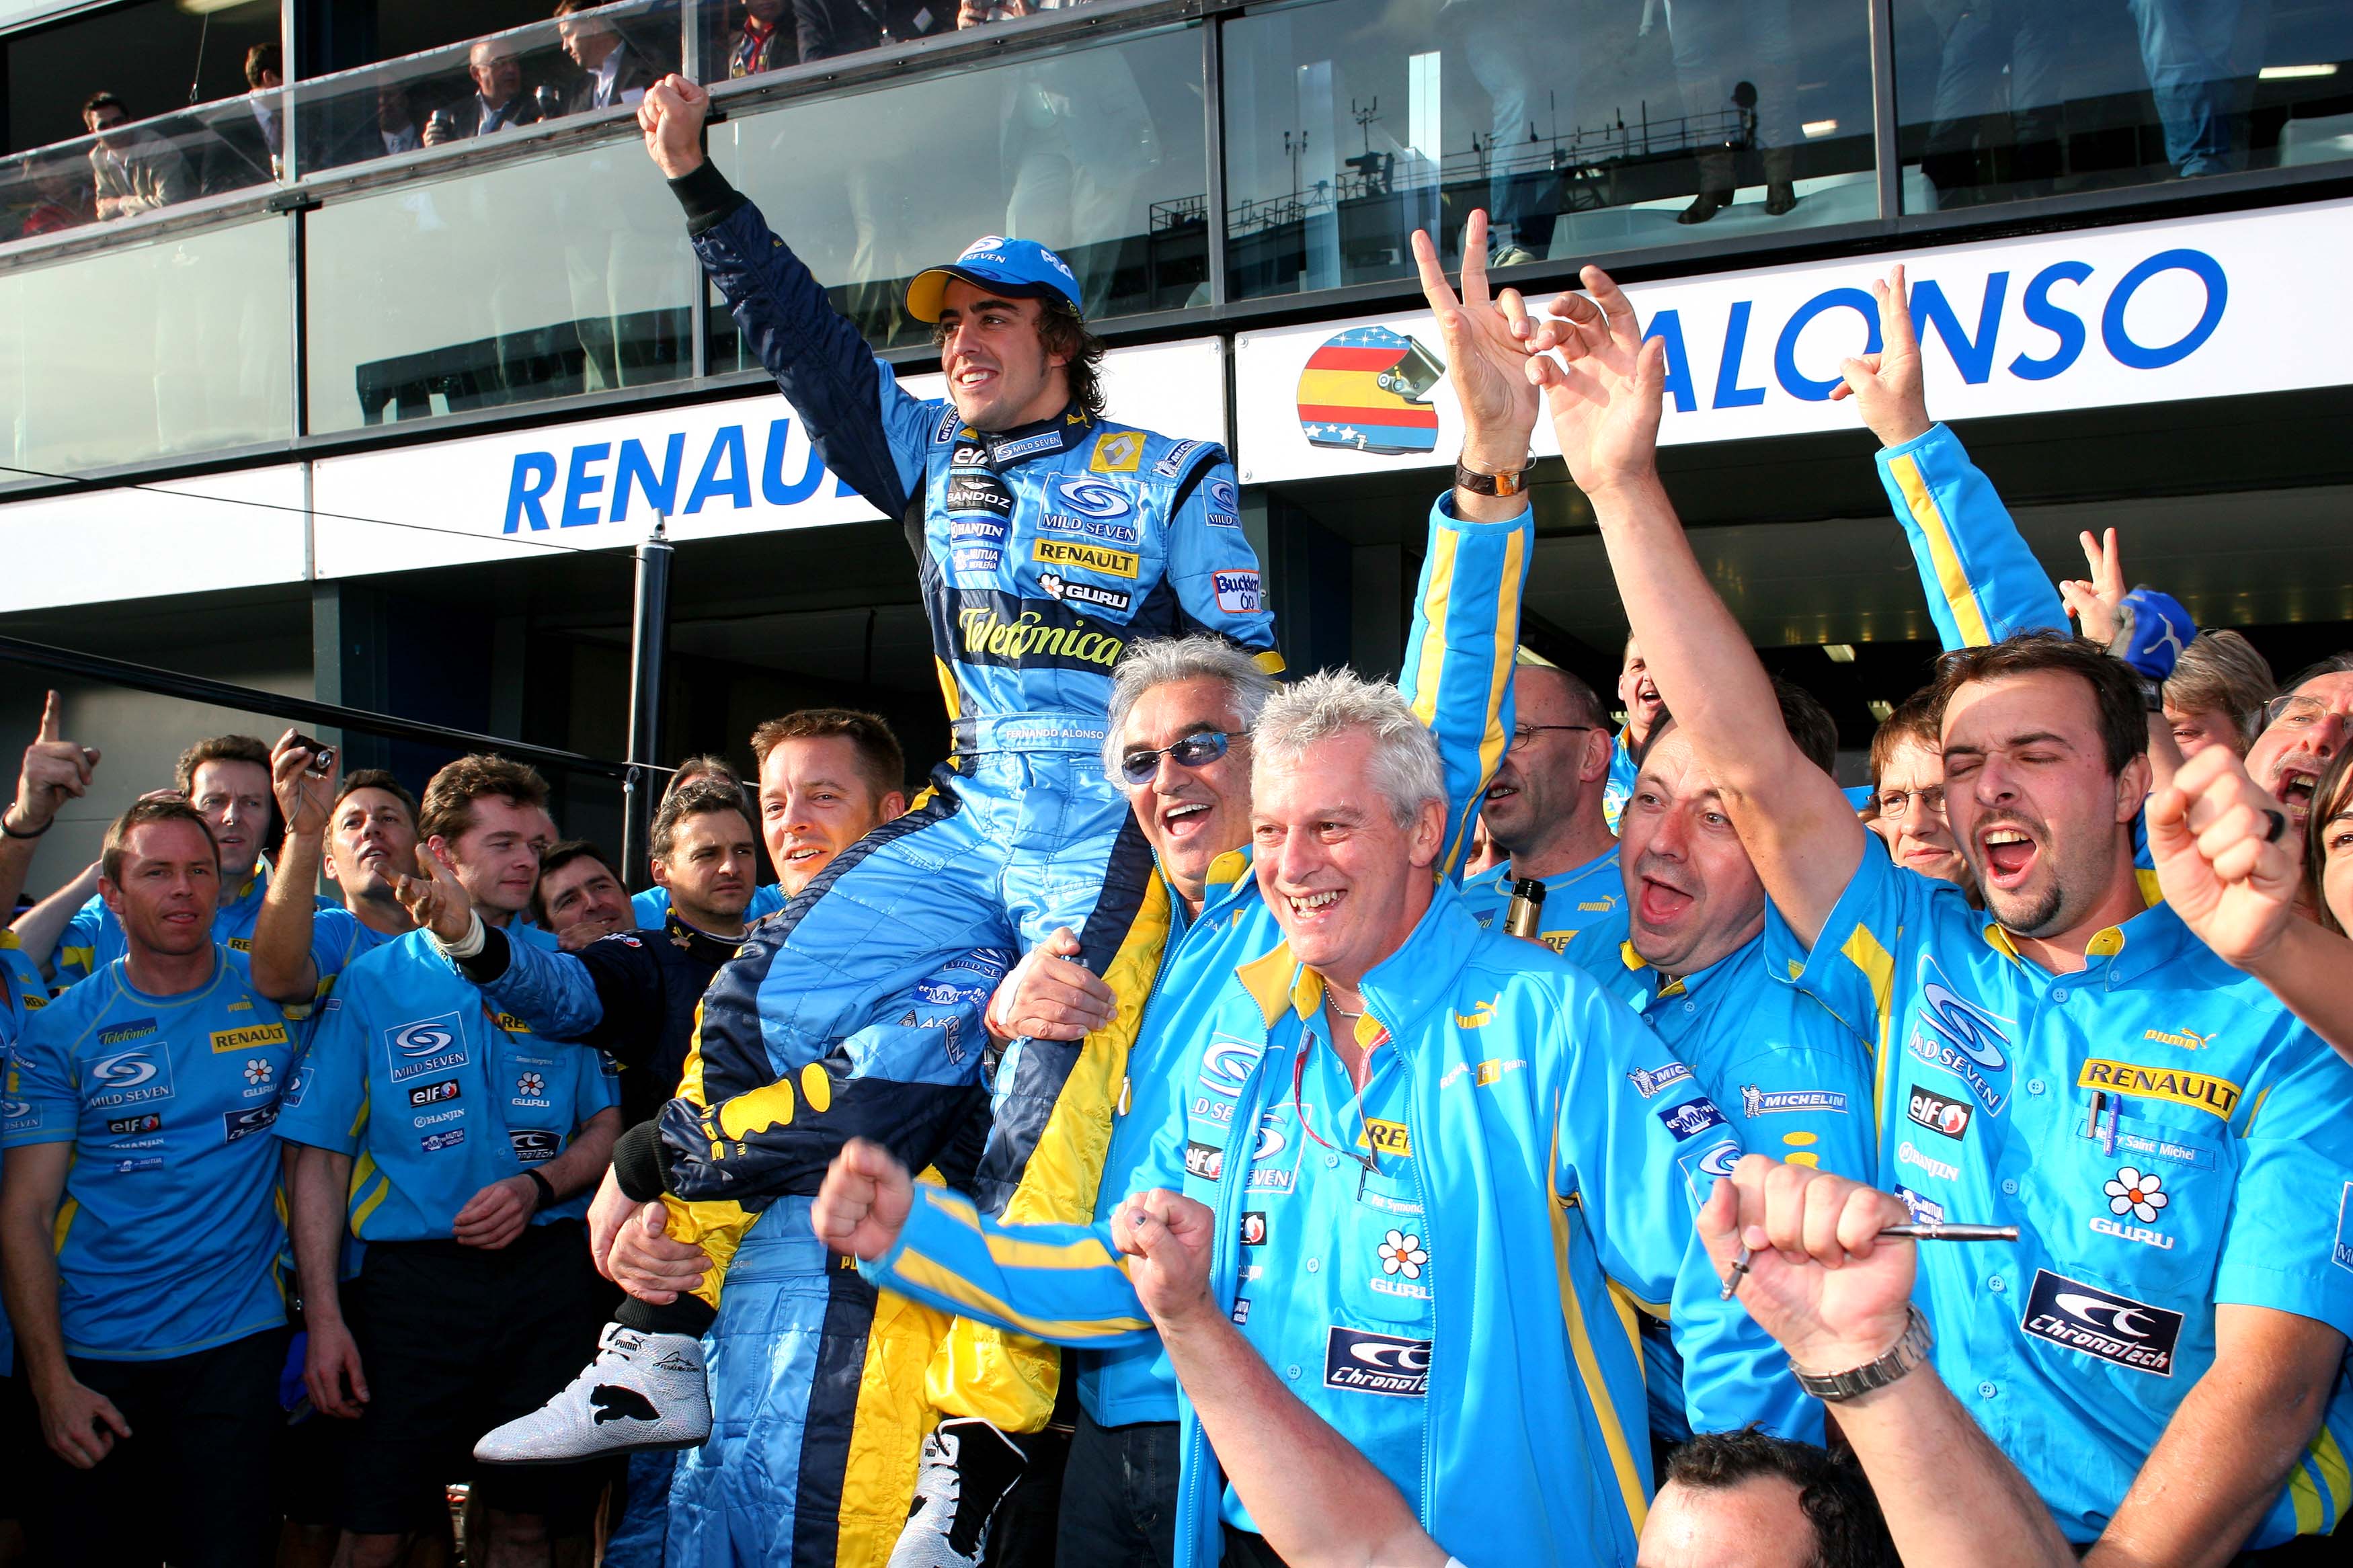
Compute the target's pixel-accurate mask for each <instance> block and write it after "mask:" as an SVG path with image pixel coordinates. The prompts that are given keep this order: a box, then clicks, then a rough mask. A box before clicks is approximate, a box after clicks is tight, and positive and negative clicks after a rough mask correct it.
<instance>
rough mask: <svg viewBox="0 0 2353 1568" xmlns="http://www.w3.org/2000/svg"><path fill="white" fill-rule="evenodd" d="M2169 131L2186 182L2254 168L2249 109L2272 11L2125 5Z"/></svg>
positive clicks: (2229, 0)
mask: <svg viewBox="0 0 2353 1568" xmlns="http://www.w3.org/2000/svg"><path fill="white" fill-rule="evenodd" d="M2126 3H2127V4H2128V5H2129V6H2130V8H2131V11H2132V16H2133V25H2134V26H2135V27H2136V28H2137V29H2138V31H2139V34H2140V58H2141V65H2142V68H2144V69H2146V70H2147V72H2148V89H2149V91H2150V92H2151V93H2152V94H2153V95H2154V96H2155V97H2156V99H2157V118H2158V123H2159V124H2160V125H2162V126H2163V127H2164V128H2165V159H2166V162H2167V163H2171V164H2172V165H2173V168H2174V172H2175V173H2176V174H2179V175H2180V176H2181V177H2182V178H2183V179H2185V180H2186V179H2189V178H2192V177H2194V176H2196V175H2199V174H2231V173H2232V172H2234V171H2236V170H2240V169H2243V168H2245V167H2246V166H2247V132H2248V130H2249V126H2248V124H2247V110H2249V108H2250V107H2252V105H2253V100H2254V89H2255V72H2256V70H2257V68H2259V67H2260V66H2261V65H2262V64H2263V40H2264V37H2265V35H2266V34H2267V33H2268V32H2269V30H2270V25H2271V6H2270V5H2268V4H2258V5H2246V4H2244V3H2243V0H2126Z"/></svg>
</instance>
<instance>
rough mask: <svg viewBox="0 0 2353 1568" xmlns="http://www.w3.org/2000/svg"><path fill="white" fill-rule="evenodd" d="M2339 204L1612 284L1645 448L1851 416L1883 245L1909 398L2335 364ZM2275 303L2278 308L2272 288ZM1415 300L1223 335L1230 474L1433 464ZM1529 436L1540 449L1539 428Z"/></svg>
mask: <svg viewBox="0 0 2353 1568" xmlns="http://www.w3.org/2000/svg"><path fill="white" fill-rule="evenodd" d="M2348 247H2353V202H2333V203H2325V204H2317V205H2311V206H2305V207H2296V208H2291V209H2286V210H2278V209H2274V210H2272V211H2267V212H2263V213H2256V214H2251V215H2231V216H2215V217H2200V218H2189V219H2184V220H2180V221H2176V222H2168V223H2159V224H2142V225H2135V226H2126V227H2118V228H2109V229H2086V230H2077V231H2075V232H2073V233H2069V234H2064V235H2056V236H2051V237H2039V238H2034V239H2021V240H1996V241H1989V242H1987V243H1984V244H1978V245H1968V246H1956V247H1952V248H1950V249H1943V250H1932V251H1926V252H1921V253H1918V254H1915V255H1914V256H1910V257H1901V256H1899V255H1880V256H1873V257H1867V258H1852V259H1842V260H1838V261H1828V262H1810V263H1807V264H1805V265H1802V266H1795V267H1777V268H1765V269H1762V270H1758V271H1752V272H1735V273H1727V274H1725V275H1722V276H1719V277H1712V278H1705V279H1694V280H1692V281H1689V282H1664V283H1647V284H1638V285H1635V286H1633V287H1631V288H1630V289H1628V290H1627V293H1628V295H1629V296H1630V298H1631V299H1632V300H1633V302H1634V308H1635V310H1636V312H1637V313H1638V315H1639V316H1640V318H1641V323H1642V331H1643V334H1644V336H1646V337H1655V338H1659V339H1661V340H1662V341H1663V342H1664V343H1665V345H1666V404H1667V407H1666V416H1665V420H1664V423H1663V425H1662V430H1661V436H1660V438H1661V440H1662V442H1665V443H1680V442H1691V441H1723V440H1733V439H1737V438H1739V437H1750V436H1782V435H1790V434H1794V433H1798V432H1803V431H1813V430H1840V429H1852V428H1853V427H1854V425H1855V416H1854V413H1853V411H1852V409H1851V408H1840V407H1836V406H1833V405H1831V403H1830V401H1829V399H1830V395H1831V388H1832V387H1834V386H1836V385H1837V384H1838V380H1839V374H1838V366H1839V362H1840V361H1841V359H1843V358H1845V357H1846V356H1848V355H1851V354H1854V353H1864V352H1867V351H1871V350H1875V349H1877V348H1878V347H1879V346H1880V342H1879V320H1878V312H1877V310H1876V308H1875V307H1874V305H1873V301H1872V297H1871V282H1872V280H1873V279H1874V278H1878V277H1882V276H1884V274H1885V271H1886V268H1887V267H1888V265H1889V263H1891V262H1892V261H1894V260H1897V259H1903V260H1905V261H1906V262H1907V263H1908V268H1909V272H1910V277H1911V293H1912V313H1913V319H1914V321H1915V324H1916V325H1917V326H1918V329H1919V331H1920V337H1921V344H1922V353H1923V358H1924V361H1925V365H1926V377H1927V389H1928V399H1929V405H1930V406H1931V407H1932V408H1933V409H1934V410H1935V412H1936V413H1937V414H1938V415H1941V416H1952V417H1956V418H1969V417H1976V416H1988V415H2000V414H2020V413H2029V412H2041V411H2044V410H2049V409H2059V408H2087V407H2094V406H2098V405H2105V404H2120V403H2149V402H2159V401H2164V400H2168V399H2175V398H2188V397H2211V396H2219V395H2229V394H2232V393H2248V392H2271V391H2277V390H2280V389H2283V388H2289V387H2300V386H2325V385H2333V384H2338V383H2342V382H2347V381H2353V372H2348V365H2353V298H2348V295H2347V293H2346V291H2345V290H2344V289H2342V288H2341V287H2340V286H2339V283H2338V280H2337V278H2336V277H2335V274H2334V271H2333V268H2335V266H2336V265H2337V261H2336V258H2340V257H2342V256H2344V255H2345V254H2346V252H2347V250H2348ZM2288 300H2294V301H2295V308H2296V315H2295V320H2294V321H2293V322H2292V323H2291V322H2290V321H2288V320H2287V319H2286V318H2285V317H2284V315H2283V313H2282V306H2283V302H2284V301H2288ZM1443 354H1444V345H1443V343H1442V342H1440V339H1439V336H1438V332H1437V329H1436V326H1435V324H1434V322H1433V321H1432V319H1431V318H1430V316H1428V315H1426V314H1425V315H1415V316H1398V317H1386V318H1368V319H1364V320H1358V321H1337V322H1334V321H1326V322H1322V323H1319V324H1316V325H1314V326H1308V327H1297V328H1287V329H1284V330H1282V331H1270V332H1260V333H1254V334H1251V335H1249V336H1246V337H1243V338H1241V339H1240V341H1239V342H1237V344H1236V362H1235V368H1236V375H1237V387H1236V405H1237V409H1238V414H1239V420H1240V438H1239V441H1238V443H1237V444H1238V446H1239V447H1240V450H1239V451H1238V452H1237V453H1236V458H1237V460H1238V461H1239V463H1240V468H1241V477H1242V479H1244V480H1245V481H1254V482H1258V483H1265V482H1267V481H1270V480H1277V479H1306V478H1313V477H1316V476H1320V475H1325V474H1345V473H1363V472H1366V471H1369V470H1377V469H1380V468H1425V467H1431V466H1438V465H1443V464H1445V463H1447V462H1450V461H1451V459H1452V458H1453V456H1454V454H1455V451H1456V450H1457V448H1458V447H1459V446H1460V444H1461V428H1462V427H1461V414H1460V412H1459V410H1458V408H1457V406H1456V405H1455V403H1454V400H1453V395H1452V387H1451V384H1450V383H1448V382H1447V381H1446V380H1445V379H1444V378H1443V370H1444V360H1443ZM1536 441H1537V447H1536V449H1537V450H1538V451H1539V452H1541V453H1546V454H1548V455H1549V454H1554V453H1556V452H1557V451H1558V450H1559V448H1558V447H1557V446H1556V444H1555V443H1554V441H1553V439H1552V431H1551V427H1550V426H1549V425H1548V424H1540V425H1539V426H1538V427H1537V431H1536Z"/></svg>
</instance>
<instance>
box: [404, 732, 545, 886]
mask: <svg viewBox="0 0 2353 1568" xmlns="http://www.w3.org/2000/svg"><path fill="white" fill-rule="evenodd" d="M486 795H498V796H500V797H501V798H503V799H505V800H507V801H509V802H511V803H512V804H513V805H519V806H525V807H530V806H544V805H547V781H546V780H545V779H543V778H541V777H540V776H539V770H538V769H536V768H534V767H532V766H530V765H529V764H527V763H518V762H514V761H512V760H511V759H509V758H506V757H501V756H499V755H498V754H496V753H495V752H474V753H473V754H472V755H471V756H465V757H459V759H458V760H457V761H456V762H454V763H450V764H449V765H448V767H446V768H443V769H442V770H441V771H440V772H439V773H435V774H434V775H433V776H432V777H431V778H430V779H427V781H426V784H425V800H424V803H423V804H422V805H419V806H418V807H417V837H420V838H442V839H447V840H448V842H450V843H452V844H455V843H456V842H457V841H458V840H459V838H462V837H465V834H466V830H467V829H468V828H470V827H471V826H474V803H475V802H476V801H478V800H480V799H482V798H483V797H484V796H486ZM545 865H546V862H545V861H544V860H542V862H541V867H542V869H543V871H544V868H545Z"/></svg>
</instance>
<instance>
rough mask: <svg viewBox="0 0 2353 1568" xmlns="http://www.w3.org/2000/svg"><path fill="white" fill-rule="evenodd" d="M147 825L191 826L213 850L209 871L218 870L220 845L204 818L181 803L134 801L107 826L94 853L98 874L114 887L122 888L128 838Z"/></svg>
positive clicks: (179, 801) (171, 801)
mask: <svg viewBox="0 0 2353 1568" xmlns="http://www.w3.org/2000/svg"><path fill="white" fill-rule="evenodd" d="M151 822H193V823H195V825H196V827H197V830H198V831H200V832H201V833H203V834H204V836H205V842H206V844H210V845H211V846H212V849H213V868H214V870H215V871H216V872H217V871H218V870H219V869H220V845H219V843H218V842H217V841H216V840H215V839H214V837H213V825H212V824H211V823H209V822H206V820H205V818H204V814H203V813H201V812H199V811H198V810H197V809H196V808H195V806H193V805H189V804H188V803H187V802H186V801H184V800H135V801H132V803H131V805H130V806H129V807H128V808H127V809H125V810H124V812H123V813H122V815H121V816H118V817H116V818H115V819H114V820H113V821H112V822H111V823H110V824H108V826H107V829H106V841H105V843H104V845H103V846H102V847H100V850H99V852H98V866H99V871H100V874H101V875H103V876H104V877H105V878H106V879H107V880H108V881H110V882H111V883H113V884H114V885H115V886H116V887H118V888H119V887H121V886H122V855H123V850H124V848H125V847H127V846H128V845H129V843H130V840H131V835H132V833H133V832H135V831H137V830H138V829H140V828H142V827H144V826H147V825H148V824H149V823H151Z"/></svg>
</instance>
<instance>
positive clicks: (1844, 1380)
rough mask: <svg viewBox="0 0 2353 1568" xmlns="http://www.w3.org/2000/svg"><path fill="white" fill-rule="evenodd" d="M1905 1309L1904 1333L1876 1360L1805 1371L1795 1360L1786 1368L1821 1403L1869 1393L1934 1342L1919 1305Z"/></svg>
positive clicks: (1909, 1366)
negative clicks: (1833, 1369) (1836, 1368)
mask: <svg viewBox="0 0 2353 1568" xmlns="http://www.w3.org/2000/svg"><path fill="white" fill-rule="evenodd" d="M1907 1311H1908V1314H1909V1316H1908V1318H1907V1321H1905V1325H1904V1337H1903V1338H1902V1339H1900V1340H1897V1341H1896V1342H1895V1348H1894V1350H1891V1351H1889V1352H1887V1353H1886V1354H1885V1355H1883V1356H1881V1357H1880V1358H1879V1359H1878V1360H1877V1361H1867V1362H1865V1363H1862V1365H1861V1366H1858V1367H1854V1368H1852V1369H1850V1370H1848V1371H1846V1372H1827V1373H1825V1372H1808V1371H1807V1370H1806V1369H1805V1368H1804V1367H1801V1366H1799V1364H1798V1363H1796V1362H1794V1361H1793V1362H1791V1363H1789V1370H1790V1371H1791V1372H1793V1373H1796V1374H1797V1377H1798V1386H1799V1388H1802V1389H1804V1390H1805V1391H1806V1392H1807V1393H1808V1394H1812V1395H1813V1396H1814V1397H1815V1398H1816V1399H1819V1400H1821V1401H1822V1402H1823V1403H1825V1404H1829V1405H1835V1404H1837V1403H1838V1402H1839V1401H1840V1400H1841V1399H1852V1398H1854V1397H1856V1396H1857V1395H1858V1394H1869V1393H1870V1392H1871V1391H1872V1390H1873V1389H1874V1388H1885V1387H1886V1386H1887V1385H1888V1384H1891V1383H1894V1381H1895V1380H1896V1379H1897V1378H1899V1377H1902V1376H1903V1375H1904V1374H1905V1373H1907V1372H1910V1371H1911V1370H1912V1369H1913V1368H1914V1367H1915V1366H1918V1365H1919V1364H1920V1363H1922V1362H1924V1361H1926V1360H1927V1359H1928V1350H1929V1347H1930V1346H1932V1345H1934V1344H1935V1343H1936V1334H1935V1333H1934V1332H1933V1331H1931V1330H1930V1329H1929V1327H1928V1320H1927V1319H1926V1318H1924V1317H1922V1316H1921V1315H1920V1309H1919V1308H1917V1307H1912V1308H1909V1309H1907Z"/></svg>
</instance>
